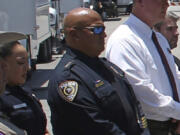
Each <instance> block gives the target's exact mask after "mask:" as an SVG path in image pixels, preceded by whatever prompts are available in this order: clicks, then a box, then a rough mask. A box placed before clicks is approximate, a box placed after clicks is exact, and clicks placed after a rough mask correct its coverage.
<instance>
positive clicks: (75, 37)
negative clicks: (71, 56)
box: [69, 30, 80, 40]
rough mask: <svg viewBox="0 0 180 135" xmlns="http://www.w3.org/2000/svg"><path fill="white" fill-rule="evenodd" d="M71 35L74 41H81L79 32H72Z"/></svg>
mask: <svg viewBox="0 0 180 135" xmlns="http://www.w3.org/2000/svg"><path fill="white" fill-rule="evenodd" d="M69 34H70V36H71V37H72V38H73V39H74V40H79V39H80V35H79V33H78V31H77V30H71V31H70V33H69Z"/></svg>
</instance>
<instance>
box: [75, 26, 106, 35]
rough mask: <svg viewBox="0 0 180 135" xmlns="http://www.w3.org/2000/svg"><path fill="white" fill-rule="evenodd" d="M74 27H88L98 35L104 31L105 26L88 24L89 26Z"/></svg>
mask: <svg viewBox="0 0 180 135" xmlns="http://www.w3.org/2000/svg"><path fill="white" fill-rule="evenodd" d="M74 28H75V29H88V30H90V31H92V32H93V33H94V34H95V35H100V34H102V33H103V32H104V30H105V27H104V26H89V27H83V28H77V27H74Z"/></svg>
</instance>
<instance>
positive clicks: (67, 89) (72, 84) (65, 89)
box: [58, 80, 78, 102]
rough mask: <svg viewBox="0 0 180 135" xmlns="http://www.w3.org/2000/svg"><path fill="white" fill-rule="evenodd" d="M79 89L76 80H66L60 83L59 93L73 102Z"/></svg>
mask: <svg viewBox="0 0 180 135" xmlns="http://www.w3.org/2000/svg"><path fill="white" fill-rule="evenodd" d="M77 91H78V83H77V82H76V81H71V80H68V81H65V82H62V83H60V84H59V90H58V92H59V94H60V96H62V97H63V98H64V99H65V100H67V101H70V102H72V101H73V100H74V98H75V96H76V94H77Z"/></svg>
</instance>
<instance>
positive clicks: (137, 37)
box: [106, 14, 180, 121]
mask: <svg viewBox="0 0 180 135" xmlns="http://www.w3.org/2000/svg"><path fill="white" fill-rule="evenodd" d="M155 33H156V36H157V39H158V41H159V43H160V45H161V47H162V49H163V51H164V53H165V55H166V58H167V60H168V63H169V65H170V68H171V70H172V72H173V75H174V78H175V81H176V84H177V89H178V95H180V85H179V84H180V72H179V71H178V69H177V67H176V65H175V62H174V59H173V56H172V54H171V53H170V51H168V50H170V48H169V44H168V42H167V40H166V39H165V38H164V37H163V36H162V35H161V34H160V33H157V32H155ZM151 36H152V29H151V28H150V27H149V26H148V25H146V24H145V23H144V22H142V21H141V20H139V19H138V18H137V17H135V16H134V15H133V14H131V15H130V17H129V19H128V20H127V21H126V22H125V23H124V24H122V25H120V26H119V27H118V28H117V29H116V30H115V31H114V32H113V34H112V35H111V36H110V38H109V39H108V42H107V47H106V57H107V59H108V60H110V61H111V62H113V63H114V64H116V65H117V66H119V67H120V68H121V69H122V70H123V71H124V72H125V73H126V77H127V79H128V80H129V82H130V84H131V85H132V87H133V89H134V92H135V94H136V96H137V98H138V100H139V101H140V102H141V105H142V108H143V110H144V112H145V115H146V117H147V118H148V119H153V120H158V121H165V120H168V119H170V118H174V119H178V120H180V103H178V102H176V101H174V100H173V98H172V88H171V85H170V82H169V80H168V76H167V73H166V71H165V69H164V66H163V64H162V61H161V58H160V55H159V53H158V51H157V49H156V47H155V45H154V43H153V41H152V39H151Z"/></svg>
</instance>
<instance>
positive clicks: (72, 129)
mask: <svg viewBox="0 0 180 135" xmlns="http://www.w3.org/2000/svg"><path fill="white" fill-rule="evenodd" d="M64 32H65V38H66V43H67V49H66V53H65V54H64V56H63V58H62V60H61V61H60V63H59V64H58V65H57V67H56V69H55V71H54V74H53V75H52V78H51V79H50V82H49V92H48V103H49V105H50V109H51V122H52V126H53V132H54V135H148V134H149V133H148V130H147V125H146V119H145V117H144V114H143V112H142V111H141V107H140V104H139V102H138V101H137V99H136V97H135V96H134V93H133V91H132V88H131V86H130V85H129V84H128V82H127V80H126V78H125V76H124V73H123V72H122V71H121V70H120V69H119V68H117V67H116V66H115V65H113V64H112V63H110V62H108V61H107V60H106V59H105V58H98V55H99V54H100V53H101V52H102V51H103V50H104V42H105V37H106V34H105V26H104V23H103V21H102V20H101V17H100V15H99V14H98V13H97V12H95V11H93V10H91V9H86V8H77V9H73V10H72V11H70V12H69V14H68V15H67V16H66V18H65V20H64Z"/></svg>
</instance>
